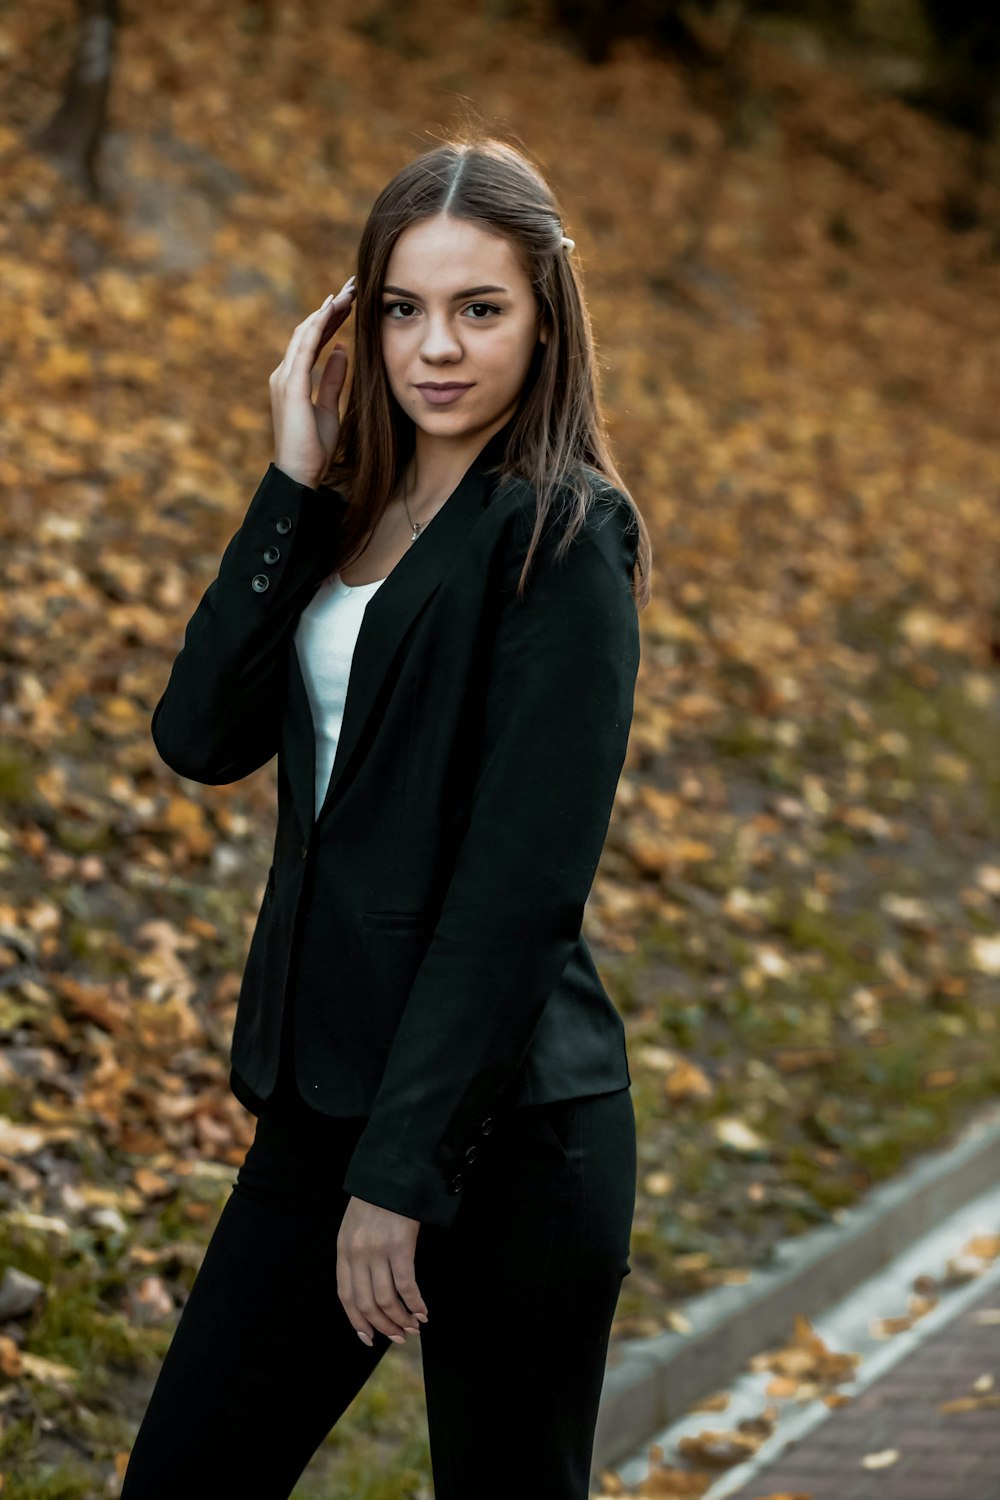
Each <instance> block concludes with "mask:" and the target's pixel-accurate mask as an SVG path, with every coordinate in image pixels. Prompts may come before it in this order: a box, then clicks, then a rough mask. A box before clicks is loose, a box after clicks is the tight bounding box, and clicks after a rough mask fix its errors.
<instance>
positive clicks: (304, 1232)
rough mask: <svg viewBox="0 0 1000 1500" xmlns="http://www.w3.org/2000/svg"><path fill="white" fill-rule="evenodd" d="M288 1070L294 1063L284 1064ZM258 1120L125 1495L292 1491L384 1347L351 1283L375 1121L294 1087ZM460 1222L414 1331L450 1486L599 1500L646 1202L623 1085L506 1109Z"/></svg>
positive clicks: (442, 1480) (434, 1228) (474, 1495)
mask: <svg viewBox="0 0 1000 1500" xmlns="http://www.w3.org/2000/svg"><path fill="white" fill-rule="evenodd" d="M285 1076H286V1077H287V1074H286V1075H285ZM274 1098H275V1100H276V1101H277V1102H276V1104H275V1107H274V1108H272V1109H271V1110H266V1111H265V1112H264V1113H262V1114H261V1116H260V1117H259V1118H258V1121H257V1129H256V1135H255V1137H254V1140H253V1142H252V1144H251V1146H250V1148H249V1150H248V1152H247V1154H246V1157H245V1160H244V1161H243V1164H242V1165H241V1166H240V1168H239V1170H238V1173H237V1176H236V1180H235V1183H234V1185H233V1188H232V1191H231V1194H230V1196H229V1198H228V1199H227V1200H226V1203H225V1206H224V1208H223V1211H222V1214H221V1216H220V1219H219V1222H218V1224H217V1226H216V1229H215V1232H214V1234H213V1235H212V1238H211V1240H210V1242H209V1245H208V1248H207V1250H206V1253H205V1256H204V1259H203V1262H202V1264H201V1267H200V1268H199V1271H198V1275H197V1277H196V1279H195V1282H194V1285H193V1287H192V1290H191V1293H190V1295H189V1297H188V1300H187V1302H186V1304H185V1306H184V1309H183V1311H182V1314H181V1317H180V1320H179V1322H178V1325H177V1329H176V1331H175V1334H174V1337H173V1340H172V1342H171V1344H170V1347H169V1349H168V1351H167V1354H166V1357H165V1359H164V1361H163V1364H162V1366H161V1369H160V1372H159V1376H158V1378H157V1382H156V1385H155V1387H154V1390H153V1393H152V1396H151V1398H150V1401H149V1405H148V1407H147V1409H146V1412H145V1415H144V1417H143V1420H142V1423H141V1425H140V1428H139V1433H138V1436H137V1438H136V1441H135V1445H134V1447H133V1449H132V1453H131V1457H130V1459H129V1464H128V1470H127V1473H126V1476H125V1482H124V1487H123V1489H122V1500H179V1497H181V1496H183V1497H184V1500H201V1497H204V1500H219V1497H221V1496H223V1495H227V1496H229V1495H232V1496H234V1497H235V1496H239V1497H240V1500H287V1497H288V1496H289V1495H290V1494H291V1492H292V1490H293V1488H294V1486H295V1484H296V1481H297V1480H298V1478H299V1476H300V1475H301V1474H302V1472H303V1470H304V1469H305V1467H306V1465H307V1464H308V1462H309V1460H310V1458H311V1456H312V1455H313V1454H314V1453H315V1451H316V1449H317V1448H318V1447H319V1446H320V1444H321V1443H322V1442H323V1439H324V1438H325V1437H326V1435H327V1433H329V1431H330V1430H331V1428H332V1427H333V1426H334V1424H335V1423H336V1422H337V1420H338V1419H339V1417H340V1416H341V1414H342V1413H343V1412H344V1410H345V1409H346V1407H347V1406H348V1405H349V1403H350V1402H351V1401H352V1400H353V1398H354V1397H355V1396H356V1395H357V1393H358V1391H359V1390H360V1389H361V1387H362V1386H363V1385H364V1384H365V1382H366V1380H367V1379H368V1377H369V1376H370V1375H371V1373H372V1371H373V1370H374V1369H375V1366H376V1365H377V1364H378V1362H379V1360H380V1359H381V1358H382V1356H383V1355H384V1354H385V1353H386V1351H387V1350H389V1349H392V1348H394V1347H398V1346H396V1345H394V1344H393V1343H392V1341H391V1340H390V1339H389V1338H388V1337H387V1336H386V1335H385V1334H383V1333H380V1332H378V1331H377V1330H376V1331H375V1332H374V1334H373V1338H374V1348H371V1349H369V1348H367V1347H366V1346H365V1345H364V1344H362V1342H361V1340H360V1339H359V1338H358V1336H357V1334H356V1332H355V1331H354V1329H353V1327H352V1326H351V1324H350V1323H349V1322H348V1319H347V1315H346V1313H345V1312H344V1308H343V1305H342V1303H341V1302H340V1299H339V1297H338V1295H337V1286H336V1255H337V1247H336V1241H337V1233H338V1229H339V1226H340V1222H341V1218H342V1216H343V1213H344V1211H345V1209H346V1207H347V1203H348V1196H347V1194H346V1193H345V1192H344V1190H343V1188H342V1187H341V1185H340V1184H341V1179H342V1177H343V1174H344V1171H345V1169H346V1166H347V1162H348V1159H349V1157H350V1155H351V1152H352V1150H353V1147H354V1144H355V1143H356V1141H357V1139H358V1136H359V1135H360V1133H361V1130H362V1128H363V1126H364V1120H362V1119H345V1118H340V1119H334V1118H332V1117H330V1116H325V1115H319V1114H317V1113H316V1112H314V1111H312V1110H310V1109H309V1108H308V1106H307V1105H305V1104H304V1103H303V1102H302V1101H301V1100H299V1098H298V1094H297V1093H296V1092H295V1091H294V1089H289V1088H288V1086H287V1082H285V1083H283V1085H282V1087H281V1090H280V1093H278V1094H276V1095H275V1096H274ZM494 1120H495V1124H494V1128H493V1130H492V1132H491V1133H490V1134H489V1135H488V1136H484V1137H483V1139H482V1142H481V1144H480V1147H479V1153H478V1155H477V1158H476V1165H475V1171H470V1172H468V1173H467V1174H466V1182H465V1186H464V1187H463V1189H462V1203H461V1206H460V1208H459V1211H458V1214H457V1216H456V1218H455V1220H454V1222H453V1223H452V1224H451V1225H450V1226H449V1227H448V1228H447V1229H446V1228H444V1227H443V1226H440V1225H428V1224H424V1225H422V1226H421V1228H420V1232H419V1235H418V1238H417V1248H416V1255H415V1272H416V1277H417V1283H418V1285H419V1287H420V1290H421V1292H422V1293H423V1296H424V1300H425V1301H426V1303H427V1309H428V1319H429V1320H428V1322H427V1323H426V1324H423V1325H421V1331H420V1333H419V1334H407V1336H406V1337H407V1339H413V1338H417V1339H419V1341H420V1351H421V1359H422V1367H423V1376H424V1389H425V1398H426V1403H427V1422H428V1431H429V1437H430V1449H431V1462H432V1467H433V1478H434V1493H435V1500H511V1496H513V1495H524V1496H526V1497H532V1500H534V1497H536V1496H537V1497H538V1500H543V1497H544V1500H586V1497H587V1495H588V1494H589V1485H590V1469H591V1463H592V1457H593V1443H594V1430H595V1427H596V1422H597V1410H598V1403H599V1399H600V1394H601V1386H602V1383H603V1377H604V1371H605V1363H606V1358H607V1349H608V1340H609V1335H610V1329H611V1322H612V1318H613V1315H614V1311H615V1307H616V1304H617V1300H618V1295H619V1292H620V1290H621V1283H622V1280H623V1279H624V1277H625V1276H626V1275H628V1273H629V1270H630V1266H629V1260H628V1254H629V1242H630V1232H631V1226H632V1216H633V1211H634V1207H635V1186H636V1139H635V1116H634V1113H633V1109H632V1099H631V1093H630V1090H629V1089H627V1088H626V1089H622V1090H619V1091H617V1092H615V1093H611V1094H598V1095H591V1096H589V1097H587V1098H581V1099H572V1100H568V1101H560V1102H559V1103H555V1104H546V1105H532V1106H530V1107H527V1108H525V1107H522V1108H520V1109H517V1110H513V1111H508V1112H507V1113H506V1114H505V1113H504V1112H503V1111H496V1112H495V1113H494Z"/></svg>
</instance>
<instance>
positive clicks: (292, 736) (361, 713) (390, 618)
mask: <svg viewBox="0 0 1000 1500" xmlns="http://www.w3.org/2000/svg"><path fill="white" fill-rule="evenodd" d="M513 423H514V418H513V417H511V418H510V419H509V421H507V422H506V423H505V424H504V426H503V427H501V428H499V429H498V430H497V431H496V432H495V433H494V434H493V435H492V437H490V438H489V439H488V440H487V442H486V444H485V445H484V447H483V448H481V449H480V451H479V453H478V454H477V455H476V457H475V458H474V459H473V460H472V463H471V464H470V465H469V467H468V468H467V469H466V471H465V473H464V474H463V475H462V478H461V479H460V480H459V482H458V486H457V488H456V489H455V490H453V491H452V493H451V494H450V495H449V496H448V499H447V500H446V501H445V503H444V504H443V505H442V506H441V507H440V508H439V509H438V510H437V511H436V512H435V514H434V516H433V517H432V519H431V520H430V521H428V523H427V526H426V528H425V530H423V531H421V533H420V535H419V536H418V537H417V539H416V541H415V542H413V543H412V545H411V546H410V547H409V548H408V549H407V551H406V552H405V553H404V554H403V556H402V557H401V558H400V560H399V562H398V563H397V564H396V566H395V567H394V568H393V569H392V571H391V572H390V573H389V575H388V577H387V578H386V580H385V582H384V583H382V584H381V585H380V586H379V587H378V588H377V589H376V590H375V593H374V594H373V595H372V596H371V598H370V599H369V600H368V603H367V604H366V606H365V612H364V615H363V616H362V620H361V629H360V631H359V633H358V638H357V643H356V644H355V647H354V655H353V658H352V662H351V671H350V676H349V678H348V686H347V697H346V699H345V702H344V715H343V720H342V722H341V726H340V735H339V738H338V741H337V753H336V755H335V756H334V761H333V770H332V772H331V774H330V780H329V783H328V786H327V789H326V796H325V797H324V799H323V803H322V806H321V807H320V810H319V817H317V818H315V819H314V813H315V784H316V752H315V734H314V729H313V723H312V714H311V711H310V708H309V699H308V695H307V693H306V687H305V682H304V680H303V678H302V671H301V668H300V666H299V659H298V652H297V650H296V647H295V639H294V631H292V632H291V634H290V636H289V646H288V649H289V651H290V653H291V655H290V661H289V678H288V681H289V688H288V705H287V735H286V736H285V738H284V749H285V756H286V761H287V766H288V776H289V781H290V784H291V790H292V797H293V801H294V803H295V808H296V811H297V813H298V815H299V820H300V822H301V824H302V827H303V829H304V830H305V831H306V833H307V835H308V833H309V832H310V830H311V829H312V827H313V823H314V821H315V822H317V823H318V822H319V820H320V818H323V817H325V816H326V814H327V813H328V812H329V810H330V807H331V806H332V804H333V802H334V801H335V799H336V796H337V792H338V789H339V788H340V785H341V783H342V781H343V778H344V774H345V772H346V770H347V768H348V766H349V765H350V764H351V761H352V759H353V757H354V755H355V752H356V751H357V749H358V748H359V746H360V745H361V743H362V738H363V736H364V734H365V731H366V729H368V726H369V724H372V727H373V728H374V727H375V726H376V725H377V711H378V709H379V707H380V705H381V704H382V703H383V702H384V701H385V698H386V695H387V694H388V693H390V692H391V691H392V687H393V683H394V680H395V676H396V673H395V672H394V671H392V670H391V669H392V668H393V666H394V663H395V661H396V658H397V656H398V652H399V648H400V646H401V644H402V642H403V638H404V636H405V635H406V633H407V631H408V630H409V629H410V626H411V625H412V624H413V622H414V621H415V620H416V618H417V616H418V615H419V614H420V613H421V611H422V610H423V609H424V607H425V606H426V605H427V603H428V601H429V600H430V598H431V596H432V594H433V593H434V592H435V590H436V589H437V587H438V585H439V584H440V582H441V580H442V578H443V577H444V575H445V572H446V571H447V569H448V567H449V565H450V563H451V562H452V560H453V559H454V557H455V556H456V554H457V553H458V551H459V549H460V548H461V546H462V543H463V541H464V539H465V537H466V535H467V534H468V533H469V532H470V531H471V530H472V528H473V526H474V525H475V524H476V521H477V520H478V519H479V517H480V516H481V515H482V512H483V510H484V508H485V507H486V505H487V504H488V502H489V498H490V495H491V493H492V491H493V488H494V486H495V484H496V475H494V474H488V473H487V472H486V471H487V470H488V469H490V468H491V467H492V466H493V465H495V464H497V463H499V462H500V461H501V459H502V458H503V455H504V450H505V448H506V444H507V439H508V437H509V435H510V431H511V428H512V427H513ZM341 504H343V502H342V501H341Z"/></svg>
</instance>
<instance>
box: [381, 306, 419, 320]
mask: <svg viewBox="0 0 1000 1500" xmlns="http://www.w3.org/2000/svg"><path fill="white" fill-rule="evenodd" d="M412 306H413V303H412V302H387V303H386V304H385V309H384V310H385V312H386V313H391V312H392V310H393V308H394V307H412ZM395 321H396V322H397V323H400V322H403V323H405V322H407V321H408V319H406V318H396V319H395Z"/></svg>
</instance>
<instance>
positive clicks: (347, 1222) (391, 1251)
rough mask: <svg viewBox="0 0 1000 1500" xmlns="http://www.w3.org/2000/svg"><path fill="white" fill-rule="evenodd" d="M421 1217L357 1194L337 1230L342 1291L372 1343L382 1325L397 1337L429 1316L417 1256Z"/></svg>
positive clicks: (360, 1332) (350, 1312) (343, 1299)
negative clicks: (418, 1279) (417, 1271)
mask: <svg viewBox="0 0 1000 1500" xmlns="http://www.w3.org/2000/svg"><path fill="white" fill-rule="evenodd" d="M419 1233H420V1220H419V1219H408V1218H406V1216H405V1215H404V1214H397V1213H394V1212H393V1210H392V1209H389V1208H380V1207H379V1206H378V1205H377V1204H375V1203H366V1202H365V1200H364V1199H363V1198H352V1199H351V1200H350V1202H349V1203H348V1205H347V1209H346V1212H345V1213H344V1217H343V1220H342V1221H341V1225H340V1231H339V1233H338V1235H337V1294H338V1296H339V1297H340V1300H341V1302H342V1303H343V1304H344V1310H345V1311H346V1313H347V1316H348V1318H349V1319H350V1323H351V1326H352V1328H354V1329H355V1330H356V1332H357V1334H358V1337H359V1338H361V1339H362V1340H363V1342H364V1343H366V1344H369V1345H370V1344H371V1336H372V1330H373V1329H375V1328H377V1329H378V1330H379V1332H380V1333H384V1334H386V1335H387V1336H388V1337H389V1338H391V1339H392V1340H393V1341H394V1342H395V1343H397V1344H402V1343H405V1342H406V1333H407V1332H409V1333H419V1332H420V1327H419V1324H418V1323H417V1322H416V1319H417V1318H420V1319H421V1320H422V1321H423V1322H425V1323H426V1321H427V1316H428V1314H427V1304H426V1303H425V1302H424V1299H423V1297H422V1296H421V1295H420V1289H419V1287H418V1286H417V1282H416V1277H415V1275H414V1269H413V1261H414V1256H415V1254H416V1248H417V1235H418V1234H419Z"/></svg>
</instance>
